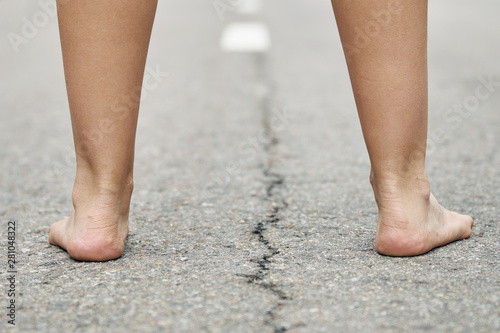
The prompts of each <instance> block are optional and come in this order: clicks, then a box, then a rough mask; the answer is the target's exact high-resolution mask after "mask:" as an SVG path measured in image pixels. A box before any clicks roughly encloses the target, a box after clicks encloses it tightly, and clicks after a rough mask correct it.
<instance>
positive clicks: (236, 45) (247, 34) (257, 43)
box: [220, 22, 271, 52]
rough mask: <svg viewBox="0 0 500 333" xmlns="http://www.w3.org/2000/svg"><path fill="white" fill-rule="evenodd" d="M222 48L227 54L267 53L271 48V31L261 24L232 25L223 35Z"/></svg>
mask: <svg viewBox="0 0 500 333" xmlns="http://www.w3.org/2000/svg"><path fill="white" fill-rule="evenodd" d="M220 47H221V48H222V50H224V51H226V52H266V51H267V50H269V48H270V47H271V38H270V36H269V29H268V28H267V26H266V25H265V24H264V23H261V22H238V23H231V24H229V25H228V26H226V28H225V29H224V32H223V33H222V37H221V39H220Z"/></svg>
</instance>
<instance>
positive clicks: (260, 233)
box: [242, 55, 303, 333]
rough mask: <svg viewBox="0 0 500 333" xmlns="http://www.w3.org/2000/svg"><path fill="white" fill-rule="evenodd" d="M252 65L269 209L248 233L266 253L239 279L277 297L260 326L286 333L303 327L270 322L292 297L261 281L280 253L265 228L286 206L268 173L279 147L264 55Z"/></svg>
mask: <svg viewBox="0 0 500 333" xmlns="http://www.w3.org/2000/svg"><path fill="white" fill-rule="evenodd" d="M255 62H256V69H257V71H258V75H259V78H261V79H262V80H263V81H264V83H265V85H266V87H267V88H268V89H267V91H266V94H265V95H264V96H263V97H262V99H261V103H260V111H261V112H262V117H263V120H262V122H263V130H264V133H265V136H266V137H267V138H268V140H267V142H266V143H265V144H263V150H264V152H265V154H266V159H267V161H266V162H265V165H264V167H263V175H264V178H265V179H266V182H267V186H266V191H265V193H266V196H265V198H264V200H265V201H267V203H268V204H269V205H270V207H269V209H268V211H269V212H268V213H267V214H266V215H265V217H264V218H263V219H262V220H260V221H259V222H258V223H257V225H256V226H255V228H254V230H253V231H252V233H253V234H254V235H256V236H257V237H258V241H259V242H260V243H261V244H262V245H264V246H265V247H266V249H267V253H266V254H264V255H263V256H262V258H260V259H259V260H252V261H253V262H255V263H256V264H257V266H258V270H257V272H255V273H254V274H246V275H242V276H243V277H246V278H247V279H248V283H252V284H255V285H257V286H258V287H260V288H261V289H264V290H266V291H268V292H271V293H272V294H273V295H275V296H276V297H277V298H278V300H277V302H276V304H275V305H274V306H273V307H272V308H271V309H270V310H268V311H267V312H266V317H265V319H264V324H265V325H266V326H271V327H272V329H273V331H274V332H275V333H278V332H286V331H288V330H290V329H292V328H295V327H298V326H303V324H299V325H288V326H280V325H276V323H274V321H275V320H276V318H277V313H278V311H279V310H280V308H281V307H282V306H283V305H284V304H285V303H286V302H290V301H291V300H292V297H291V296H290V295H288V294H287V293H286V292H285V291H284V290H283V289H282V288H281V287H280V286H279V285H278V284H277V283H271V282H265V281H264V280H265V278H266V277H267V276H268V275H269V273H270V267H269V266H270V264H271V263H272V261H273V258H274V257H275V256H277V255H279V254H280V251H279V249H278V248H277V247H276V246H273V244H271V242H270V240H269V239H268V238H267V237H266V235H265V231H266V230H267V229H268V228H269V227H272V226H276V224H278V223H279V222H280V217H279V216H280V213H281V212H282V211H283V210H284V209H286V207H287V206H288V204H287V202H286V200H285V198H284V195H283V189H284V188H285V178H284V176H283V175H281V174H279V173H277V172H275V171H272V169H273V167H274V165H275V160H276V152H275V149H276V147H277V145H278V144H279V140H278V138H277V136H276V133H275V132H274V131H273V129H272V126H271V113H272V112H271V110H272V105H271V100H272V97H273V96H274V85H273V84H272V83H271V80H269V78H268V76H267V72H266V56H265V55H256V56H255Z"/></svg>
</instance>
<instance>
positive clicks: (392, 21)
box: [332, 0, 473, 256]
mask: <svg viewBox="0 0 500 333" xmlns="http://www.w3.org/2000/svg"><path fill="white" fill-rule="evenodd" d="M332 4H333V8H334V12H335V16H336V19H337V25H338V28H339V32H340V36H341V40H342V44H343V47H344V53H345V55H346V60H347V63H348V68H349V74H350V77H351V83H352V87H353V92H354V96H355V99H356V105H357V108H358V113H359V117H360V120H361V126H362V129H363V135H364V138H365V142H366V146H367V148H368V153H369V155H370V161H371V165H372V170H371V174H370V180H371V183H372V186H373V190H374V194H375V199H376V202H377V205H378V208H379V219H378V228H377V236H376V240H375V246H376V248H377V250H378V251H379V252H380V253H382V254H387V255H394V256H407V255H418V254H422V253H425V252H427V251H429V250H431V249H432V248H434V247H437V246H442V245H445V244H447V243H450V242H453V241H455V240H459V239H464V238H467V237H469V236H470V232H471V228H472V224H473V222H472V219H471V218H470V217H468V216H464V215H459V214H456V213H453V212H450V211H448V210H446V209H444V208H443V207H441V206H440V205H439V204H438V202H437V201H436V199H435V198H434V197H433V196H432V194H431V193H430V187H429V182H428V180H427V175H426V172H425V152H426V140H427V1H426V0H420V1H406V0H388V1H382V0H377V1H364V0H332Z"/></svg>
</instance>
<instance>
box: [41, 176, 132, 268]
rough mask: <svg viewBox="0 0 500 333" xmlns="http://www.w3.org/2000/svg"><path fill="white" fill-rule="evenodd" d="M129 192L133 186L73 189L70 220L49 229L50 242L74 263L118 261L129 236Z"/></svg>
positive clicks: (67, 219)
mask: <svg viewBox="0 0 500 333" xmlns="http://www.w3.org/2000/svg"><path fill="white" fill-rule="evenodd" d="M77 187H79V188H77ZM132 190H133V184H132V182H130V183H129V184H127V185H125V186H115V185H113V186H109V185H108V186H99V187H97V188H93V189H92V188H89V187H86V188H85V189H82V188H81V186H78V185H76V186H75V190H74V191H73V206H74V210H73V212H72V214H71V216H70V217H68V218H66V219H64V220H61V221H59V222H56V223H54V224H53V225H52V226H51V227H50V233H49V242H50V243H51V244H53V245H57V246H59V247H61V248H63V249H65V250H66V251H67V252H68V254H69V255H70V256H71V257H73V258H74V259H76V260H81V261H107V260H112V259H116V258H119V257H120V256H121V255H122V253H123V249H124V244H125V238H126V237H127V234H128V214H129V207H130V198H131V195H132Z"/></svg>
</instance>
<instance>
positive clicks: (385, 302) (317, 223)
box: [0, 0, 500, 332]
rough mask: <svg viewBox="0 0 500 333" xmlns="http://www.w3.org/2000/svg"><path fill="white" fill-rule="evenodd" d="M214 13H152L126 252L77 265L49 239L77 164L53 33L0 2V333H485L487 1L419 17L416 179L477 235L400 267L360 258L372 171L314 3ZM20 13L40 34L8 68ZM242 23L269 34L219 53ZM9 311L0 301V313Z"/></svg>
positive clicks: (493, 236)
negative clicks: (11, 241)
mask: <svg viewBox="0 0 500 333" xmlns="http://www.w3.org/2000/svg"><path fill="white" fill-rule="evenodd" d="M222 2H224V1H222ZM42 3H44V2H43V1H42ZM224 3H226V4H228V3H231V2H229V1H227V2H224ZM233 3H234V2H233ZM224 8H227V9H228V10H227V11H226V12H225V13H224V15H223V18H222V19H221V17H220V16H219V15H218V13H217V11H216V10H215V9H214V6H213V3H212V2H211V1H181V0H173V1H168V2H167V1H165V2H163V1H160V4H159V8H158V14H157V19H156V22H155V29H154V33H153V38H152V45H151V52H150V55H149V59H148V65H147V67H148V72H147V73H148V75H149V79H148V80H149V81H148V82H149V83H150V85H149V87H150V88H149V89H148V91H147V93H146V96H145V97H144V100H143V104H142V106H141V115H140V121H139V129H138V137H137V156H136V172H135V183H136V189H135V192H134V196H133V204H132V216H131V232H130V235H129V237H128V239H127V242H126V250H125V254H124V255H123V257H122V258H120V259H118V260H115V261H111V262H106V263H83V262H76V261H74V260H72V259H70V258H69V257H68V255H67V254H66V253H65V252H64V251H62V250H60V249H58V248H55V247H53V246H50V245H49V244H48V242H47V236H48V229H49V226H50V224H51V223H52V222H54V221H57V220H59V219H61V218H63V217H65V216H66V215H68V214H69V213H70V208H71V198H70V193H71V188H72V181H73V176H74V168H75V163H74V154H73V151H72V149H73V148H72V136H71V128H70V120H69V114H68V106H67V101H66V94H65V87H64V77H63V72H62V60H61V55H60V45H59V41H58V32H57V20H56V18H55V17H52V16H51V7H50V6H49V7H46V6H43V5H41V4H40V3H39V2H35V1H27V0H23V1H19V0H15V1H14V0H0V35H1V36H2V38H1V39H0V49H1V52H0V64H1V73H2V75H1V79H0V92H1V94H0V117H1V121H0V138H1V141H0V142H1V145H0V156H1V157H2V159H1V165H0V195H1V197H0V200H1V206H0V216H1V221H2V225H3V228H5V229H4V231H2V232H1V233H0V234H1V236H0V237H1V238H0V240H1V244H4V245H2V246H3V249H4V250H2V251H4V252H2V255H1V257H2V258H4V259H3V260H2V261H1V263H0V267H1V269H2V279H3V280H4V281H6V280H5V279H4V277H7V276H8V274H7V270H8V267H7V259H6V257H7V245H6V244H7V240H6V232H7V222H8V221H9V220H15V221H16V222H17V229H16V240H17V257H18V263H17V271H18V273H17V285H16V291H17V294H16V306H17V308H16V310H17V312H16V314H17V317H16V326H15V327H12V325H9V324H7V320H8V318H7V317H5V315H2V317H1V318H2V322H1V323H0V331H1V332H9V331H19V332H141V331H144V332H285V331H287V332H424V331H425V332H495V331H499V330H500V268H499V259H500V252H499V250H500V246H499V245H500V244H499V240H500V227H499V210H498V204H499V202H500V149H499V144H500V112H499V107H498V106H499V105H500V87H498V85H497V86H491V87H489V88H490V90H488V91H489V92H490V94H489V95H488V96H487V97H485V98H481V99H478V98H475V97H474V96H475V94H476V87H477V86H478V85H481V84H483V85H484V83H483V81H484V80H488V78H490V76H491V78H493V80H494V81H495V82H498V81H500V63H499V62H498V54H499V53H500V44H499V43H498V36H497V32H498V31H499V29H500V23H499V22H498V19H497V18H498V13H499V11H500V2H498V1H493V0H489V1H488V0H478V1H465V0H440V1H433V2H432V4H431V5H430V17H429V19H430V41H429V46H430V51H429V52H430V53H429V61H430V63H429V67H430V109H431V115H430V121H431V123H430V128H429V142H430V143H429V150H430V153H429V158H428V171H429V176H430V179H431V182H432V184H433V192H434V193H435V194H436V196H437V197H438V198H439V199H440V201H441V202H442V203H443V204H444V205H445V206H447V207H450V208H452V209H456V210H459V211H461V212H464V213H468V214H472V215H473V216H474V217H475V218H476V224H475V226H474V230H473V235H472V237H471V238H470V239H469V240H466V241H462V242H457V243H454V244H452V245H450V246H447V247H444V248H439V249H436V250H434V251H432V252H430V253H428V254H426V255H423V256H419V257H414V258H389V257H384V256H380V255H378V254H377V253H376V252H375V251H374V248H373V241H374V237H375V226H376V213H377V212H376V206H375V204H374V201H373V198H372V194H371V189H370V186H369V184H368V181H367V180H368V172H369V162H368V157H367V153H366V151H365V148H364V144H363V139H362V134H361V131H360V126H359V123H358V119H357V115H356V113H355V106H354V102H353V98H352V93H351V91H350V86H349V81H348V76H347V71H346V68H345V64H344V60H343V55H342V50H341V48H340V44H339V38H338V34H337V32H336V28H335V24H334V20H333V14H332V12H331V8H330V4H329V2H328V1H319V0H311V1H307V3H306V1H299V0H287V1H285V0H274V1H267V2H265V4H264V7H263V8H262V10H261V11H259V12H257V13H255V14H251V15H249V14H240V13H238V10H237V8H233V7H231V6H229V7H224ZM40 13H46V14H45V16H46V17H47V20H46V22H45V21H44V20H43V18H44V15H43V14H40ZM219 14H220V13H219ZM23 17H25V18H26V20H28V21H31V22H34V21H33V20H36V22H37V24H38V27H36V32H35V31H32V34H31V35H29V38H25V40H23V42H22V43H21V42H19V40H17V41H18V42H19V43H20V44H16V45H17V46H18V52H16V51H15V49H16V48H15V47H13V46H12V43H10V42H9V39H8V36H9V35H8V34H9V33H16V34H18V35H20V36H22V29H23V24H25V21H23ZM238 21H258V22H263V23H264V24H266V25H267V26H268V27H269V31H270V35H271V40H272V48H271V49H270V50H269V51H268V52H265V53H228V52H224V51H222V50H221V49H220V47H219V39H220V37H221V35H222V33H223V31H224V29H225V27H227V26H228V25H229V24H230V23H232V22H238ZM11 36H12V35H11ZM158 73H168V75H163V74H162V75H159V74H158ZM482 91H484V89H483V90H482ZM474 98H475V99H474ZM456 105H462V107H456ZM5 288H8V286H7V285H6V286H5ZM9 300H10V298H9V297H8V295H7V292H2V293H0V305H1V307H2V309H4V310H2V311H6V310H7V309H6V307H7V306H8V302H9ZM2 313H3V312H2Z"/></svg>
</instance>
